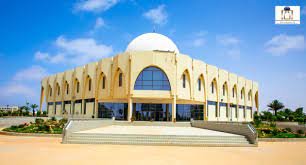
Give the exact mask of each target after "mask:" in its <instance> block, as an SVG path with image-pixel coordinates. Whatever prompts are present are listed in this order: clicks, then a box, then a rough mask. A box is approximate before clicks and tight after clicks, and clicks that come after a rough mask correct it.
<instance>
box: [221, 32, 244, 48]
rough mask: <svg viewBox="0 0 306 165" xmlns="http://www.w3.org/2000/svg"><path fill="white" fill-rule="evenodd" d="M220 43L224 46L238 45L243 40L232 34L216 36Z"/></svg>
mask: <svg viewBox="0 0 306 165" xmlns="http://www.w3.org/2000/svg"><path fill="white" fill-rule="evenodd" d="M216 40H217V42H218V43H220V44H222V45H224V46H230V45H238V44H239V43H240V42H241V41H240V40H239V39H238V38H236V37H234V36H232V35H219V36H217V37H216Z"/></svg>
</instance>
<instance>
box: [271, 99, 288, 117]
mask: <svg viewBox="0 0 306 165" xmlns="http://www.w3.org/2000/svg"><path fill="white" fill-rule="evenodd" d="M268 107H269V110H272V111H274V115H275V116H276V114H277V111H278V110H281V109H283V108H284V107H285V106H284V104H283V103H281V102H280V101H278V100H273V101H272V102H271V103H270V104H268Z"/></svg>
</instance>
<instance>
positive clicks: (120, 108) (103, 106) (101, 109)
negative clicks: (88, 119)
mask: <svg viewBox="0 0 306 165" xmlns="http://www.w3.org/2000/svg"><path fill="white" fill-rule="evenodd" d="M127 112H128V104H127V103H98V118H112V117H115V119H116V120H127Z"/></svg>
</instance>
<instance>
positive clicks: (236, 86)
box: [40, 33, 259, 122]
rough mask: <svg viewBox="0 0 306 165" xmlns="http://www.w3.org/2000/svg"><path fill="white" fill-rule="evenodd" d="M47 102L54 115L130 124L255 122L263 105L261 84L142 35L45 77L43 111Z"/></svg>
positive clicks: (163, 39)
mask: <svg viewBox="0 0 306 165" xmlns="http://www.w3.org/2000/svg"><path fill="white" fill-rule="evenodd" d="M220 60H226V59H225V58H222V59H220ZM233 67H239V64H237V65H235V66H233ZM44 101H46V107H47V113H48V116H63V117H72V118H115V119H116V120H127V121H131V120H136V121H190V120H191V119H195V120H208V121H231V122H249V121H252V120H253V112H254V111H255V110H256V111H258V107H259V103H258V83H257V82H255V81H252V80H248V79H246V78H244V77H241V76H237V75H236V74H233V73H230V72H228V71H226V70H223V69H220V68H217V67H216V66H213V65H209V64H206V63H205V62H203V61H200V60H196V59H192V58H191V57H189V56H188V55H184V54H181V53H180V52H179V49H178V48H177V46H176V45H175V44H174V42H173V41H172V40H171V39H169V38H168V37H166V36H164V35H161V34H157V33H146V34H143V35H140V36H138V37H137V38H135V39H134V40H133V41H131V42H130V44H129V45H128V46H127V49H126V51H125V52H123V53H120V54H118V55H116V56H114V57H110V58H105V59H101V60H100V61H97V62H93V63H89V64H86V65H85V66H80V67H76V68H74V69H72V70H67V71H65V72H62V73H58V74H54V75H50V76H48V77H45V78H44V79H43V80H42V82H41V100H40V110H41V107H42V104H43V102H44Z"/></svg>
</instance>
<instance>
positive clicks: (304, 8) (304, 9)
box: [301, 6, 306, 15]
mask: <svg viewBox="0 0 306 165" xmlns="http://www.w3.org/2000/svg"><path fill="white" fill-rule="evenodd" d="M301 13H302V15H306V6H304V7H303V9H302V11H301Z"/></svg>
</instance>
